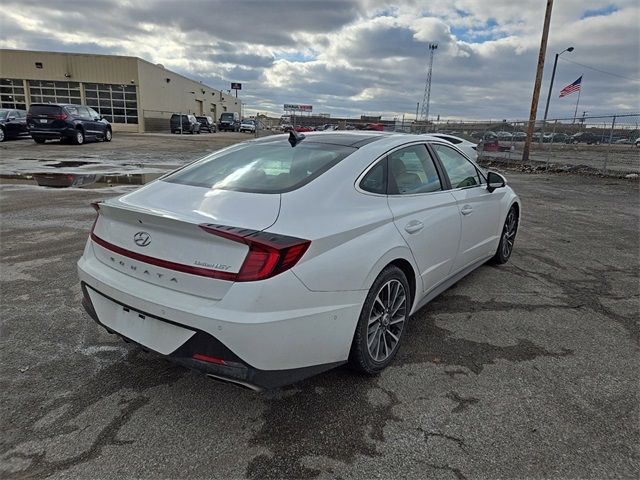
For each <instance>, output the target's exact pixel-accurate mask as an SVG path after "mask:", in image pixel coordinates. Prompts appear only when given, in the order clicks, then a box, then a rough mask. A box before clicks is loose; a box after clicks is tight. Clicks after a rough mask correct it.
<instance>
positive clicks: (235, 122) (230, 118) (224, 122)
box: [218, 112, 240, 132]
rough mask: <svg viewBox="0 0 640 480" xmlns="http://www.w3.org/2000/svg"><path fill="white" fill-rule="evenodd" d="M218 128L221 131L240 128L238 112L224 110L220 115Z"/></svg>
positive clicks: (235, 130) (234, 130)
mask: <svg viewBox="0 0 640 480" xmlns="http://www.w3.org/2000/svg"><path fill="white" fill-rule="evenodd" d="M218 130H220V131H221V132H237V131H239V130H240V114H239V113H238V112H224V113H223V114H222V115H220V121H219V122H218Z"/></svg>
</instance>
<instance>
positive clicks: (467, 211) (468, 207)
mask: <svg viewBox="0 0 640 480" xmlns="http://www.w3.org/2000/svg"><path fill="white" fill-rule="evenodd" d="M471 212H473V207H472V206H471V205H465V206H464V207H462V208H461V209H460V213H462V214H463V215H469V214H470V213H471Z"/></svg>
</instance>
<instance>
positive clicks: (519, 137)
mask: <svg viewBox="0 0 640 480" xmlns="http://www.w3.org/2000/svg"><path fill="white" fill-rule="evenodd" d="M526 139H527V134H526V133H525V132H514V133H513V140H514V141H516V142H524V141H525V140H526Z"/></svg>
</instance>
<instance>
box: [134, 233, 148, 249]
mask: <svg viewBox="0 0 640 480" xmlns="http://www.w3.org/2000/svg"><path fill="white" fill-rule="evenodd" d="M133 241H134V242H135V244H136V245H138V246H139V247H146V246H147V245H149V244H150V243H151V235H149V234H148V233H147V232H138V233H136V234H135V235H134V236H133Z"/></svg>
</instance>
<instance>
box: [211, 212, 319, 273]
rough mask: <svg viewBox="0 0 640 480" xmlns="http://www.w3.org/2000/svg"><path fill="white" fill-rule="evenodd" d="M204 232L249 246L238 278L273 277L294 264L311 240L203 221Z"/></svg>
mask: <svg viewBox="0 0 640 480" xmlns="http://www.w3.org/2000/svg"><path fill="white" fill-rule="evenodd" d="M200 228H202V229H203V230H204V231H205V232H208V233H211V234H213V235H217V236H219V237H223V238H226V239H228V240H231V241H233V242H238V243H244V244H245V245H248V246H249V252H248V253H247V256H246V258H245V259H244V262H243V264H242V267H240V271H239V272H238V273H237V274H236V278H235V281H237V282H252V281H256V280H264V279H267V278H270V277H274V276H275V275H278V274H279V273H282V272H285V271H287V270H289V269H290V268H292V267H293V266H294V265H295V264H296V263H298V261H300V259H301V258H302V256H303V255H304V254H305V252H306V251H307V249H308V248H309V245H311V241H310V240H303V239H301V238H295V237H288V236H286V235H278V234H275V233H268V232H260V231H257V230H249V229H246V228H237V227H229V226H226V225H213V224H206V223H205V224H202V225H200Z"/></svg>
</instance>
